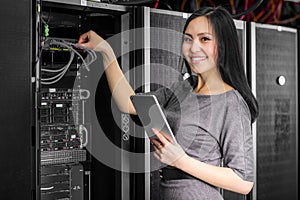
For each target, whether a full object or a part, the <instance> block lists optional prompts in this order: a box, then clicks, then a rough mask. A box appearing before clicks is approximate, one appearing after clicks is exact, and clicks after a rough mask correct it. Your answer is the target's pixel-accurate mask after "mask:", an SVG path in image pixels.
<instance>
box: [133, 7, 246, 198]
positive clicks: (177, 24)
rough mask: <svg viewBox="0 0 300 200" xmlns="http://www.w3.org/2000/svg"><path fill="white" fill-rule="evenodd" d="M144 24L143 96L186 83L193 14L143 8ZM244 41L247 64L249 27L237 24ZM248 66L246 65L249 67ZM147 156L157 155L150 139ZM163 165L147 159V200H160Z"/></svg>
mask: <svg viewBox="0 0 300 200" xmlns="http://www.w3.org/2000/svg"><path fill="white" fill-rule="evenodd" d="M142 13H143V15H142V16H141V17H142V19H143V24H144V30H145V31H144V35H143V36H144V37H143V38H142V40H143V49H144V51H143V54H142V56H143V58H144V60H143V68H142V69H141V70H137V73H136V74H138V75H136V76H138V77H139V79H140V80H139V81H138V82H139V85H143V86H144V87H143V92H149V91H154V90H156V89H158V88H159V87H169V86H170V85H171V84H172V83H174V82H178V81H182V80H183V79H184V78H185V73H186V72H187V69H186V67H185V66H184V67H182V66H181V63H182V62H183V60H182V53H181V44H182V36H183V35H182V31H183V27H184V24H185V21H186V19H187V18H188V17H189V16H190V14H189V13H182V12H176V11H167V10H160V9H151V8H147V7H144V8H142ZM235 25H236V28H237V31H238V37H239V40H240V47H241V52H242V55H243V57H244V63H246V53H247V52H246V24H245V22H242V21H238V20H235ZM245 66H246V64H245ZM144 142H145V143H144V144H145V145H144V147H143V148H144V149H145V153H146V155H150V153H149V152H151V151H153V149H151V146H150V144H149V141H148V139H147V138H146V139H145V141H144ZM159 168H160V163H159V162H158V161H157V160H156V159H155V158H154V157H153V156H148V157H145V171H146V174H145V185H143V187H145V199H153V200H156V199H159V184H160V174H159ZM222 194H223V196H224V199H245V198H246V196H245V195H239V194H237V193H233V192H229V191H222Z"/></svg>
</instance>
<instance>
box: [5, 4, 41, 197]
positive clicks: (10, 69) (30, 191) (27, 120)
mask: <svg viewBox="0 0 300 200" xmlns="http://www.w3.org/2000/svg"><path fill="white" fill-rule="evenodd" d="M2 4H3V5H2V6H1V8H0V12H1V19H0V22H1V31H0V38H1V39H0V41H1V50H0V52H1V59H0V91H1V100H0V102H1V103H0V109H1V113H0V123H1V131H0V134H1V138H2V140H1V141H2V144H1V147H0V152H1V153H0V154H1V163H0V180H1V186H0V199H12V200H14V199H16V200H17V199H35V197H36V192H37V188H36V182H37V180H36V177H37V166H36V160H37V154H38V152H37V151H36V141H35V98H34V92H33V91H34V85H35V83H34V81H35V80H34V78H33V77H34V76H33V73H34V72H33V70H32V69H33V66H34V65H35V62H36V58H37V54H36V51H35V44H36V41H35V39H34V38H35V35H36V34H35V31H36V24H35V19H36V1H30V0H25V1H21V2H20V1H6V2H5V5H4V2H2Z"/></svg>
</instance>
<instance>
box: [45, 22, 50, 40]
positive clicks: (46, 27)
mask: <svg viewBox="0 0 300 200" xmlns="http://www.w3.org/2000/svg"><path fill="white" fill-rule="evenodd" d="M44 28H45V30H44V32H45V37H48V36H49V31H50V30H49V26H48V25H47V24H46V25H44Z"/></svg>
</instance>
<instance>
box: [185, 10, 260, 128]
mask: <svg viewBox="0 0 300 200" xmlns="http://www.w3.org/2000/svg"><path fill="white" fill-rule="evenodd" d="M201 16H205V17H206V18H207V19H208V21H209V23H210V24H211V25H212V27H213V30H214V32H215V34H216V37H217V45H218V54H217V55H218V59H217V63H218V64H217V66H218V69H219V71H220V73H221V76H222V79H223V81H224V82H226V83H227V84H229V85H230V86H232V87H233V88H234V89H236V90H237V91H238V92H239V93H240V94H241V95H242V97H243V98H244V100H245V101H246V103H247V104H248V107H249V110H250V113H251V122H254V121H255V119H256V118H257V117H258V103H257V100H256V98H255V97H254V95H253V93H252V91H251V89H250V87H249V85H248V82H247V79H246V75H245V70H244V64H243V59H242V55H241V51H240V46H239V41H238V35H237V31H236V28H235V25H234V21H233V19H232V17H231V16H230V14H229V13H228V11H227V10H226V9H225V8H222V7H203V8H200V9H199V10H197V11H195V12H194V13H193V14H192V15H191V16H190V17H189V18H188V19H187V21H186V24H185V26H184V29H183V33H185V31H186V28H187V26H188V25H189V23H190V22H191V21H192V20H193V19H195V18H197V17H201ZM186 65H187V63H186ZM187 66H188V65H187Z"/></svg>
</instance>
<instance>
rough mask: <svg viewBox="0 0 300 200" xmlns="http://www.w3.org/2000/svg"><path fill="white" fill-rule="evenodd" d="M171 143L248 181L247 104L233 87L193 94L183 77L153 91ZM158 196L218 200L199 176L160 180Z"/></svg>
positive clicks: (250, 149)
mask: <svg viewBox="0 0 300 200" xmlns="http://www.w3.org/2000/svg"><path fill="white" fill-rule="evenodd" d="M151 93H152V94H155V95H156V97H157V98H158V101H159V102H160V104H161V106H162V108H163V109H164V112H165V114H166V116H167V119H168V121H169V123H170V126H171V128H172V129H173V132H174V134H175V137H176V139H177V142H178V143H179V144H180V145H181V147H182V148H183V149H184V150H185V152H186V153H187V154H188V155H189V156H191V157H193V158H195V159H197V160H200V161H202V162H205V163H208V164H211V165H215V166H220V165H223V166H225V167H229V168H231V169H232V170H233V171H234V172H235V173H236V174H237V175H238V176H240V177H241V178H242V179H244V180H247V181H253V169H254V166H253V143H252V134H251V118H250V111H249V108H248V106H247V104H246V102H245V101H244V99H243V98H242V96H241V95H240V94H239V92H238V91H237V90H231V91H228V92H225V93H223V94H218V95H201V94H196V93H194V92H193V89H192V88H191V86H190V84H189V83H188V82H187V81H183V82H180V83H177V84H174V85H173V86H172V87H170V88H161V89H158V90H157V91H155V92H151ZM160 197H161V199H163V200H189V199H191V200H206V199H207V200H218V199H223V198H222V196H221V195H220V193H219V190H218V188H216V187H214V186H212V185H210V184H207V183H205V182H203V181H201V180H199V179H182V180H168V181H162V182H161V184H160Z"/></svg>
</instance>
